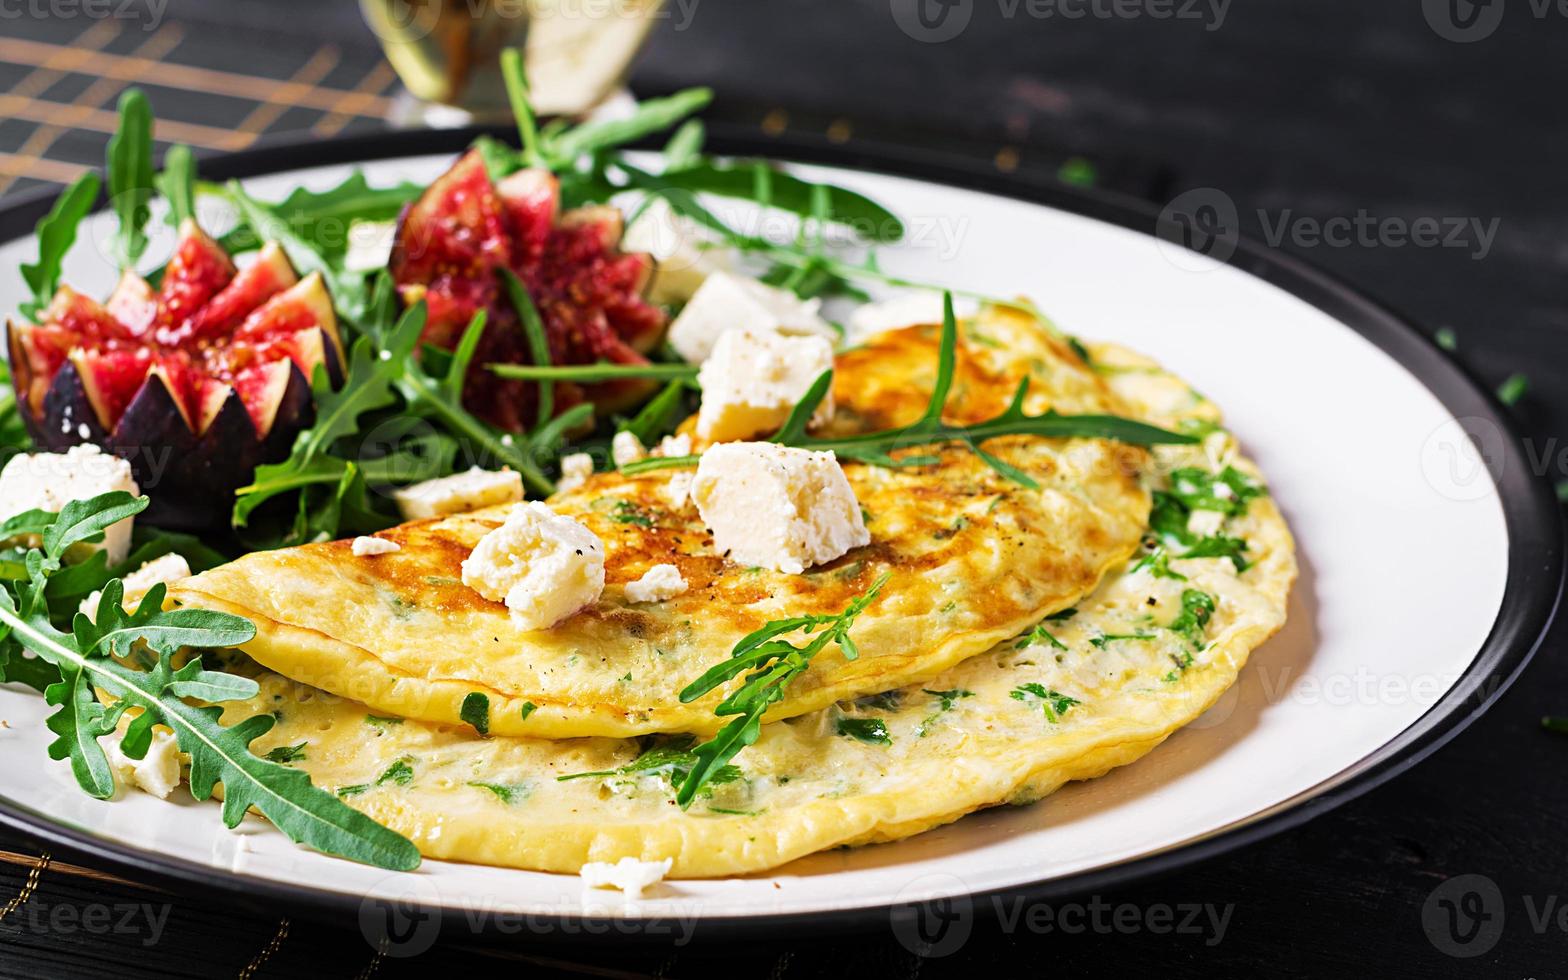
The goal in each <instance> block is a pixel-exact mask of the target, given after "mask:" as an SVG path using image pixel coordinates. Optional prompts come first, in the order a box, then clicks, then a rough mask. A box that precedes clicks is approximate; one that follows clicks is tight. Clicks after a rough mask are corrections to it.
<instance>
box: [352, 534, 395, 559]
mask: <svg viewBox="0 0 1568 980" xmlns="http://www.w3.org/2000/svg"><path fill="white" fill-rule="evenodd" d="M350 550H351V551H353V552H354V557H355V558H369V557H372V556H375V555H390V554H391V553H392V552H394V551H402V550H403V546H402V545H400V544H398V543H397V542H396V541H388V540H387V539H386V538H369V537H359V538H355V539H354V543H353V545H351V546H350Z"/></svg>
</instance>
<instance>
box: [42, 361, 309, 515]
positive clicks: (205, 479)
mask: <svg viewBox="0 0 1568 980" xmlns="http://www.w3.org/2000/svg"><path fill="white" fill-rule="evenodd" d="M328 351H329V353H328V355H327V358H328V360H329V362H333V361H335V360H336V354H335V352H332V349H331V348H330V347H328ZM288 371H289V380H288V384H287V385H285V386H284V388H283V393H282V395H281V396H280V398H279V401H278V407H277V411H276V413H275V414H274V418H273V423H272V431H271V432H270V433H268V435H267V438H265V439H258V438H257V435H256V426H255V424H254V423H252V422H251V419H250V413H249V412H247V411H246V410H245V405H244V403H243V402H241V401H240V397H239V395H238V394H237V393H236V392H234V391H233V390H232V389H230V391H229V394H228V397H227V398H225V399H224V402H223V406H222V408H220V409H219V410H218V414H217V416H216V417H215V418H214V419H213V421H212V423H211V424H210V425H209V426H208V427H207V431H206V432H204V433H202V434H201V435H199V436H198V435H196V433H195V432H193V431H191V428H190V426H189V425H188V424H187V423H186V421H185V416H184V415H183V414H182V413H181V412H180V409H179V406H178V405H176V404H175V401H174V396H173V395H172V394H171V393H170V392H169V389H168V386H167V385H166V384H164V381H163V379H162V377H160V376H158V375H156V374H154V375H150V376H149V377H148V378H147V383H146V384H144V385H143V386H142V389H141V390H140V391H139V392H137V394H136V397H135V398H133V399H132V400H131V404H130V407H129V408H127V409H126V410H125V414H124V415H123V416H122V417H121V418H120V422H119V424H118V425H116V426H115V429H114V431H113V432H112V433H110V432H105V431H104V430H103V427H102V426H101V425H99V423H98V418H97V416H96V415H95V414H94V412H93V410H92V405H91V404H90V403H89V402H88V400H87V391H86V388H85V386H84V385H83V384H82V378H81V375H80V374H79V373H78V372H77V370H76V365H74V364H69V363H68V364H66V366H65V367H63V368H61V369H60V373H59V374H57V375H55V379H54V383H53V384H51V385H50V386H49V391H48V393H47V394H46V395H45V396H44V405H43V411H42V412H41V413H39V414H37V415H35V414H34V413H33V412H31V411H27V410H25V409H24V410H23V411H22V413H21V414H22V419H23V421H24V423H25V424H26V426H27V431H28V434H30V435H31V436H32V437H33V441H34V442H35V443H36V444H37V445H38V448H39V450H40V451H43V452H53V453H61V452H65V451H66V450H67V449H70V448H71V447H72V446H76V445H80V444H81V443H83V442H92V443H96V444H98V445H99V446H101V447H103V448H104V449H105V450H106V451H108V452H111V453H113V454H114V455H116V456H119V457H120V458H121V459H124V460H127V461H128V462H130V464H131V471H132V472H133V473H134V474H135V476H136V483H137V485H138V486H140V487H141V489H142V492H143V493H145V494H147V496H148V498H149V501H150V502H149V504H148V507H147V510H146V511H145V512H144V514H143V516H142V518H141V519H142V520H145V521H147V522H148V523H149V524H153V525H156V526H158V527H162V528H167V529H169V530H174V531H198V532H199V531H206V530H211V529H214V528H222V527H227V526H228V523H229V516H230V514H231V512H232V511H233V508H234V491H235V490H238V489H239V488H240V487H243V486H245V485H247V484H249V483H250V482H251V480H252V478H253V477H254V475H255V471H256V467H257V466H259V465H261V464H263V463H276V462H279V461H280V460H283V459H286V458H287V457H288V454H289V451H290V449H291V448H292V446H293V443H294V437H295V435H296V434H298V433H299V432H300V430H302V429H305V428H308V427H309V426H310V425H312V424H313V423H314V422H315V418H316V408H315V398H314V396H313V395H312V394H311V390H310V382H309V381H307V380H306V379H305V375H304V373H303V372H301V371H300V369H299V368H298V367H297V366H296V365H294V364H292V363H291V364H289V365H288ZM328 371H329V372H330V373H332V374H334V375H336V374H339V373H340V368H339V367H338V365H337V364H335V363H329V365H328ZM82 425H85V426H87V432H88V435H87V437H86V438H83V437H82V433H81V430H80V429H79V426H82Z"/></svg>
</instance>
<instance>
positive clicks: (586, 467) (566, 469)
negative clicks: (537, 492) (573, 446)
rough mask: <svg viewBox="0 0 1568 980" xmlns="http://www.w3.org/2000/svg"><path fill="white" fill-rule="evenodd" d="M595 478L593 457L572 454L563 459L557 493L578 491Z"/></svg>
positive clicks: (556, 484) (557, 482) (556, 487)
mask: <svg viewBox="0 0 1568 980" xmlns="http://www.w3.org/2000/svg"><path fill="white" fill-rule="evenodd" d="M590 476H593V457H592V456H590V455H588V454H587V453H572V454H571V455H570V456H562V457H561V478H560V479H559V480H557V481H556V483H555V490H556V492H557V493H567V492H570V491H572V490H576V489H577V488H578V487H580V486H582V485H583V484H584V483H587V482H588V478H589V477H590Z"/></svg>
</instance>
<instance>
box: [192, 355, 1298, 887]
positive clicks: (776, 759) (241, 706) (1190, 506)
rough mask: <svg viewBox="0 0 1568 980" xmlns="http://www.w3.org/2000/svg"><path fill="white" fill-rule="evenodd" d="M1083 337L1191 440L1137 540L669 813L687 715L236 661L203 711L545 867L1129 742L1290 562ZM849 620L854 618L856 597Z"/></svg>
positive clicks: (1251, 506) (314, 771) (818, 826)
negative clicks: (661, 723)
mask: <svg viewBox="0 0 1568 980" xmlns="http://www.w3.org/2000/svg"><path fill="white" fill-rule="evenodd" d="M897 342H899V343H901V342H902V341H897ZM884 343H885V342H884ZM1090 354H1091V359H1092V361H1093V362H1094V363H1095V364H1096V365H1097V366H1098V367H1099V369H1100V371H1101V372H1102V374H1103V375H1104V376H1105V377H1106V378H1107V380H1108V384H1109V386H1110V388H1111V389H1112V394H1111V397H1112V399H1113V401H1114V403H1115V405H1116V407H1117V408H1118V409H1119V410H1120V411H1122V412H1124V413H1125V414H1130V415H1135V416H1137V417H1140V418H1143V419H1146V420H1148V421H1151V422H1154V423H1156V424H1160V425H1166V426H1170V427H1177V428H1180V429H1182V430H1183V431H1188V432H1191V433H1194V434H1197V435H1201V436H1202V437H1203V438H1202V442H1201V443H1200V444H1197V445H1192V446H1163V447H1159V448H1158V449H1156V450H1154V452H1153V454H1152V455H1153V460H1152V466H1151V468H1150V470H1149V472H1148V474H1147V480H1148V482H1149V484H1150V486H1151V488H1152V489H1153V490H1155V491H1156V492H1155V494H1154V506H1153V512H1152V514H1151V517H1150V520H1149V521H1147V522H1142V523H1141V524H1140V529H1139V531H1140V535H1139V536H1140V538H1141V544H1140V547H1139V549H1138V551H1137V552H1136V553H1135V554H1133V555H1130V556H1124V557H1122V558H1120V559H1118V560H1117V561H1116V562H1115V568H1114V569H1113V570H1112V571H1111V573H1110V574H1109V575H1108V576H1107V577H1106V579H1105V580H1104V581H1103V582H1101V583H1100V584H1099V585H1098V586H1097V587H1096V588H1094V589H1093V590H1092V591H1091V592H1090V593H1089V594H1087V595H1084V596H1081V597H1080V598H1078V599H1077V600H1076V601H1075V602H1074V604H1073V605H1072V606H1071V607H1068V608H1066V609H1060V610H1051V611H1050V613H1049V614H1046V615H1041V616H1037V617H1035V618H1034V619H1033V620H1032V621H1030V622H1028V623H1026V624H1024V625H1022V626H1018V627H1014V628H1013V632H1012V633H1011V634H1009V635H1008V636H1007V637H1006V638H1005V639H1003V640H1001V641H1000V642H996V641H995V640H994V639H993V640H992V641H991V642H990V643H989V644H988V648H987V649H985V650H984V651H983V652H981V653H979V654H978V655H976V656H973V657H970V658H968V659H964V660H963V661H962V662H959V663H950V664H946V665H945V666H944V668H943V669H942V670H941V671H940V672H936V673H933V674H930V675H927V676H924V677H923V678H922V679H920V680H918V681H914V682H910V683H903V682H900V683H898V684H896V685H893V686H891V687H888V688H886V689H884V690H882V691H880V692H875V693H871V694H868V695H864V696H858V697H854V698H845V699H841V700H836V701H834V702H832V703H829V704H826V705H819V706H818V707H817V708H815V709H814V710H811V711H809V712H803V713H800V714H797V715H795V716H793V717H790V718H788V719H786V720H780V721H776V722H773V723H771V724H768V725H766V726H764V728H763V733H762V736H761V738H760V739H759V740H758V741H757V743H756V744H755V745H753V746H751V747H749V748H747V749H746V750H745V751H743V752H741V753H740V754H739V755H738V756H737V757H736V758H735V759H734V762H733V764H732V765H731V766H730V767H727V768H726V769H725V770H724V771H723V772H721V773H720V776H719V778H716V779H714V780H713V781H712V782H711V783H710V784H709V786H708V788H707V789H706V790H705V792H704V793H703V795H702V796H701V797H700V798H699V800H698V801H697V802H696V803H694V804H693V806H692V807H691V808H690V809H689V810H685V811H683V810H681V809H680V808H678V807H677V806H675V805H674V802H673V797H674V789H673V785H674V783H676V782H678V781H679V779H680V776H681V774H682V773H683V772H684V771H685V770H686V769H687V768H689V767H690V766H691V764H692V758H691V754H690V751H689V750H690V747H691V744H692V741H693V740H692V738H691V737H690V736H687V735H660V736H648V737H638V738H577V739H570V740H562V741H550V740H546V739H540V738H526V737H493V738H481V737H479V736H477V735H476V734H475V732H474V731H473V730H472V729H471V728H467V727H464V726H459V725H443V724H435V723H429V722H423V721H418V720H405V719H403V718H399V717H393V716H389V715H386V714H384V713H383V712H381V711H378V710H376V709H374V708H372V707H369V706H367V705H366V704H363V703H359V702H356V701H354V700H349V699H346V698H343V697H338V696H334V695H331V694H327V693H324V692H321V691H317V690H315V689H313V688H311V687H309V686H307V685H305V684H301V683H299V682H298V681H295V680H290V679H288V678H285V677H283V676H281V675H279V674H277V673H273V672H272V671H269V670H266V669H264V668H260V667H254V666H253V667H252V668H251V669H252V671H253V672H254V674H255V675H256V676H257V677H258V680H259V681H260V683H261V688H262V690H261V693H260V694H259V695H258V696H257V697H256V698H255V699H253V700H252V701H250V702H242V703H236V704H231V705H229V706H227V707H226V709H225V717H224V721H225V723H231V722H234V721H238V720H240V719H242V718H245V717H248V716H251V715H254V714H256V713H258V712H271V713H274V714H275V715H276V716H277V718H278V725H277V727H276V728H275V729H273V730H272V731H271V732H270V733H268V734H267V735H265V736H263V737H262V738H261V739H260V740H259V741H258V742H257V743H256V744H255V746H254V748H255V750H256V751H258V752H262V753H265V752H268V751H271V750H278V751H279V753H280V756H281V757H284V758H289V759H292V760H293V761H292V763H291V764H292V765H295V766H297V767H299V768H301V769H303V770H304V771H306V772H308V773H309V774H310V776H311V777H312V779H313V780H314V781H315V783H316V785H318V786H322V787H324V788H327V789H329V790H332V791H335V792H337V793H338V794H339V795H340V796H341V797H342V798H343V799H344V800H345V801H347V802H348V803H349V804H350V805H351V806H354V807H355V808H357V809H360V810H362V811H363V812H365V813H367V814H368V815H370V816H371V817H373V818H374V819H376V820H378V821H380V822H382V823H384V824H386V825H387V826H388V827H391V828H392V829H394V830H396V831H398V832H400V833H402V834H404V835H406V836H408V837H409V838H410V839H411V840H413V841H414V843H415V844H416V845H418V847H419V849H420V850H421V852H423V853H424V854H425V855H427V856H429V857H432V858H440V859H450V860H458V861H467V862H476V863H482V864H491V865H500V866H506V867H515V868H525V869H534V870H542V871H555V872H565V873H575V872H577V871H578V869H579V868H581V867H582V865H583V864H584V863H585V862H590V861H615V860H617V859H620V858H625V857H632V858H638V859H642V860H648V861H654V860H662V859H664V858H669V859H671V860H672V861H673V868H672V874H673V875H675V876H677V877H688V878H690V877H717V876H727V875H736V874H745V873H749V872H760V871H764V870H767V869H770V868H774V867H777V866H779V865H782V864H785V863H787V862H789V861H791V860H794V859H796V858H799V857H802V856H805V855H808V854H811V853H813V852H816V851H820V850H823V849H825V848H830V847H835V846H840V845H853V844H866V843H873V842H879V841H891V840H897V839H900V838H904V837H909V836H911V835H914V834H918V833H920V832H922V831H924V830H928V829H930V828H932V827H936V826H939V825H941V824H944V823H947V822H950V821H953V820H956V819H958V818H959V817H961V816H963V815H964V814H966V813H969V812H972V811H974V810H977V809H981V808H984V807H989V806H995V805H999V804H1023V803H1030V802H1033V801H1036V800H1039V799H1040V798H1041V797H1044V796H1046V795H1047V794H1049V793H1051V792H1053V791H1054V790H1056V789H1057V788H1059V787H1060V786H1062V785H1063V784H1064V783H1066V782H1068V781H1070V780H1078V779H1088V778H1093V777H1096V776H1099V775H1102V774H1104V773H1105V772H1107V771H1109V770H1111V769H1113V768H1115V767H1117V766H1121V765H1125V764H1127V763H1130V762H1133V761H1134V760H1136V759H1138V758H1140V757H1141V756H1143V755H1144V754H1145V753H1147V752H1149V751H1150V750H1152V749H1154V748H1155V747H1156V746H1157V745H1159V744H1160V742H1161V741H1163V740H1164V739H1165V738H1167V737H1168V736H1169V735H1170V734H1171V733H1172V732H1174V731H1175V730H1177V729H1178V728H1180V727H1182V726H1183V725H1185V724H1187V723H1188V722H1190V721H1192V720H1193V719H1194V718H1196V717H1197V716H1198V715H1199V714H1201V713H1202V712H1203V711H1204V710H1206V709H1207V708H1208V707H1209V706H1210V705H1211V704H1213V703H1214V702H1215V701H1216V700H1217V699H1218V698H1219V697H1220V695H1221V694H1223V693H1224V692H1225V690H1226V689H1227V688H1229V687H1230V686H1231V685H1232V684H1233V683H1234V682H1235V680H1236V677H1237V674H1238V672H1239V671H1240V670H1241V668H1242V667H1243V665H1244V664H1245V663H1246V661H1247V658H1248V655H1249V654H1250V653H1251V651H1253V650H1254V649H1255V648H1256V647H1257V646H1258V645H1259V644H1261V643H1263V642H1264V641H1265V640H1266V639H1267V638H1268V637H1269V636H1271V635H1272V634H1273V633H1274V632H1276V631H1277V630H1278V629H1279V628H1280V627H1281V626H1282V625H1283V623H1284V621H1285V611H1286V601H1287V597H1288V593H1289V590H1290V587H1291V584H1292V582H1293V580H1294V578H1295V574H1296V562H1295V556H1294V545H1293V542H1292V539H1291V536H1290V533H1289V531H1288V529H1287V528H1286V526H1285V523H1284V520H1283V519H1282V517H1281V515H1280V513H1279V511H1278V509H1277V508H1276V507H1275V505H1274V503H1273V502H1272V500H1271V499H1270V498H1269V496H1268V495H1267V490H1266V487H1265V485H1264V483H1263V480H1262V476H1261V474H1259V473H1258V472H1257V470H1256V468H1255V467H1254V466H1252V464H1251V463H1250V462H1248V461H1247V460H1246V459H1244V458H1242V457H1241V456H1240V455H1239V449H1238V446H1237V444H1236V441H1235V440H1234V438H1233V437H1232V436H1231V435H1230V434H1229V432H1227V431H1226V430H1225V429H1224V428H1222V427H1221V425H1220V416H1219V412H1218V410H1217V409H1216V408H1215V406H1214V405H1213V404H1212V403H1210V402H1208V401H1207V400H1205V399H1204V398H1202V397H1201V396H1200V395H1198V394H1197V393H1196V392H1195V391H1193V390H1192V389H1191V388H1189V387H1188V386H1187V385H1186V384H1185V383H1183V382H1182V381H1180V380H1179V379H1177V378H1175V377H1173V376H1171V375H1169V374H1168V373H1165V372H1164V371H1162V370H1160V369H1159V368H1158V366H1157V365H1155V364H1154V363H1153V362H1151V361H1148V360H1147V359H1144V358H1142V357H1140V356H1139V355H1136V354H1134V353H1132V352H1130V351H1126V350H1123V349H1120V348H1116V347H1112V346H1096V347H1094V348H1093V349H1092V351H1091V352H1090ZM868 356H869V355H868ZM853 358H854V355H850V357H849V358H847V360H848V361H849V362H850V363H853ZM893 411H895V413H896V412H897V411H898V409H897V407H896V406H895V407H894V409H893ZM976 478H977V479H980V476H979V474H976ZM617 486H618V487H621V485H619V484H618V485H617ZM622 489H623V492H624V488H622ZM604 492H608V490H606V491H604ZM1012 492H1013V491H1010V490H1003V489H1002V488H1000V487H996V486H994V485H993V487H992V489H991V491H990V496H991V497H992V498H995V497H997V496H998V495H999V494H1000V495H1001V496H1002V498H1003V499H1006V495H1007V494H1009V493H1012ZM941 499H943V500H945V499H946V498H941ZM913 519H914V518H913V516H910V517H900V518H899V520H901V521H902V520H913ZM881 520H882V521H883V522H888V521H889V520H890V518H888V517H883V518H882V519H881ZM1035 526H1040V525H1038V524H1036V525H1035ZM883 527H884V529H887V528H888V524H887V523H884V524H883ZM403 533H412V532H403ZM320 553H322V554H328V555H330V554H334V553H333V552H331V551H326V550H322V551H321V552H320ZM856 560H865V561H869V560H870V559H866V558H861V559H856ZM937 567H938V568H941V567H943V566H941V565H938V566H937ZM623 574H624V573H623ZM272 581H273V583H274V584H276V580H272ZM770 587H771V588H777V586H770ZM726 588H733V586H726ZM186 594H190V590H186ZM890 594H891V595H896V592H890ZM922 594H924V593H922ZM840 598H842V596H840ZM971 601H972V600H971ZM704 602H705V604H708V603H712V600H704ZM707 608H712V607H711V606H707ZM713 612H714V614H718V610H716V609H714V610H713ZM859 629H863V630H864V635H866V636H867V637H869V636H871V635H873V634H874V632H875V629H874V627H873V621H872V620H871V619H870V618H869V616H868V618H867V620H866V621H865V626H864V627H863V628H857V636H858V635H860V633H859V632H858V630H859ZM862 642H863V643H864V641H862ZM269 653H271V651H262V656H263V657H266V656H268V655H269ZM227 656H229V657H231V658H240V657H241V655H240V654H237V653H231V654H228V655H227ZM941 659H942V658H937V660H938V661H939V660H941ZM888 676H892V675H888ZM834 689H835V690H837V688H834ZM817 690H818V691H823V690H827V688H824V687H822V686H820V685H819V687H818V688H817ZM674 730H676V731H678V730H679V729H674Z"/></svg>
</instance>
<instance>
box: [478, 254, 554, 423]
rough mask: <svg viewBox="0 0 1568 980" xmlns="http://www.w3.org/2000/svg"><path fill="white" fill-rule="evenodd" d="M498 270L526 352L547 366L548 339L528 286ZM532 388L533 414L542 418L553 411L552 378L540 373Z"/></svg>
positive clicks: (545, 418) (542, 366) (542, 365)
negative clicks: (536, 398)
mask: <svg viewBox="0 0 1568 980" xmlns="http://www.w3.org/2000/svg"><path fill="white" fill-rule="evenodd" d="M500 272H501V284H502V285H503V286H505V287H506V294H507V296H508V297H510V298H511V300H512V308H513V309H515V310H516V311H517V319H518V321H519V322H520V323H522V325H523V334H524V336H526V337H527V339H528V353H529V356H531V357H532V358H533V359H534V365H535V366H537V367H540V368H545V369H548V368H549V367H550V342H549V340H547V339H546V338H545V334H544V322H543V321H541V320H540V319H539V310H538V308H537V307H535V306H534V301H533V297H531V296H529V295H528V287H527V286H524V285H523V281H522V280H521V279H519V278H517V276H516V275H515V274H514V273H513V272H512V270H511V269H505V268H503V269H501V270H500ZM466 360H467V359H466V358H465V363H466ZM534 388H535V390H537V391H538V393H539V407H538V410H537V413H536V414H537V417H538V419H539V421H540V422H544V421H545V420H547V419H549V418H552V417H553V416H554V415H555V382H554V381H552V380H551V379H550V378H549V377H541V378H540V379H539V383H538V384H537V385H535V386H534Z"/></svg>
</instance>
